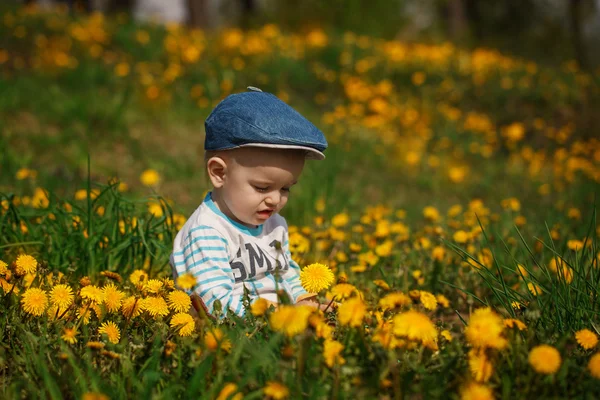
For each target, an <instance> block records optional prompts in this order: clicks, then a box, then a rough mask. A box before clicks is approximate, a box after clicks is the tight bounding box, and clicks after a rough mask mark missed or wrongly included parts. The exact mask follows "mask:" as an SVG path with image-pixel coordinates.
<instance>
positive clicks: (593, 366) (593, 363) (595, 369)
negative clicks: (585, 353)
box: [587, 353, 600, 379]
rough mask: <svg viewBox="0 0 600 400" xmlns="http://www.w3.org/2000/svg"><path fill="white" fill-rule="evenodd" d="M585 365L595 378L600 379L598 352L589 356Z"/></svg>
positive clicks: (599, 354) (599, 357) (599, 356)
mask: <svg viewBox="0 0 600 400" xmlns="http://www.w3.org/2000/svg"><path fill="white" fill-rule="evenodd" d="M587 367H588V370H589V371H590V375H592V376H593V377H594V378H596V379H600V353H596V354H594V355H593V356H592V357H590V361H589V362H588V365H587Z"/></svg>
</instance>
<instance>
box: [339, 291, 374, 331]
mask: <svg viewBox="0 0 600 400" xmlns="http://www.w3.org/2000/svg"><path fill="white" fill-rule="evenodd" d="M366 312H367V306H366V305H365V303H363V301H362V300H361V299H360V298H359V297H353V298H351V299H349V300H347V301H345V302H343V303H342V304H341V305H340V306H339V307H338V309H337V313H338V322H339V323H340V324H341V325H349V326H353V327H358V326H360V325H361V324H362V320H363V318H364V316H365V314H366Z"/></svg>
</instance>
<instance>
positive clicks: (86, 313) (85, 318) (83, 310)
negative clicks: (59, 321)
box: [77, 304, 92, 325]
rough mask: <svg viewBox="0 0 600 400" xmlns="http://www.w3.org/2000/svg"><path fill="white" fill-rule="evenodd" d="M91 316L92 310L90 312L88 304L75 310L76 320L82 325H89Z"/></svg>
mask: <svg viewBox="0 0 600 400" xmlns="http://www.w3.org/2000/svg"><path fill="white" fill-rule="evenodd" d="M91 316H92V310H90V305H89V304H88V305H85V306H81V307H79V308H78V309H77V318H79V319H81V320H82V322H83V324H84V325H87V324H89V322H90V318H91Z"/></svg>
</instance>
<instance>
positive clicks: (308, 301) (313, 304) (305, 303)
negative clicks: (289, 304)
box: [296, 299, 338, 311]
mask: <svg viewBox="0 0 600 400" xmlns="http://www.w3.org/2000/svg"><path fill="white" fill-rule="evenodd" d="M296 305H301V306H309V307H314V308H318V309H319V310H321V311H325V310H327V311H333V310H334V309H335V308H336V307H337V305H338V304H337V303H336V302H333V303H332V304H331V305H330V306H329V308H328V307H327V305H329V301H328V302H327V303H324V304H319V303H317V302H316V301H315V300H314V299H306V300H300V301H299V302H297V303H296Z"/></svg>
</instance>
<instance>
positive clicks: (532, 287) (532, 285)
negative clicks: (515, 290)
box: [527, 282, 542, 296]
mask: <svg viewBox="0 0 600 400" xmlns="http://www.w3.org/2000/svg"><path fill="white" fill-rule="evenodd" d="M527 289H529V291H530V292H531V294H532V295H534V296H539V295H540V294H542V288H541V287H539V285H536V284H535V283H532V282H529V283H528V284H527Z"/></svg>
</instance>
